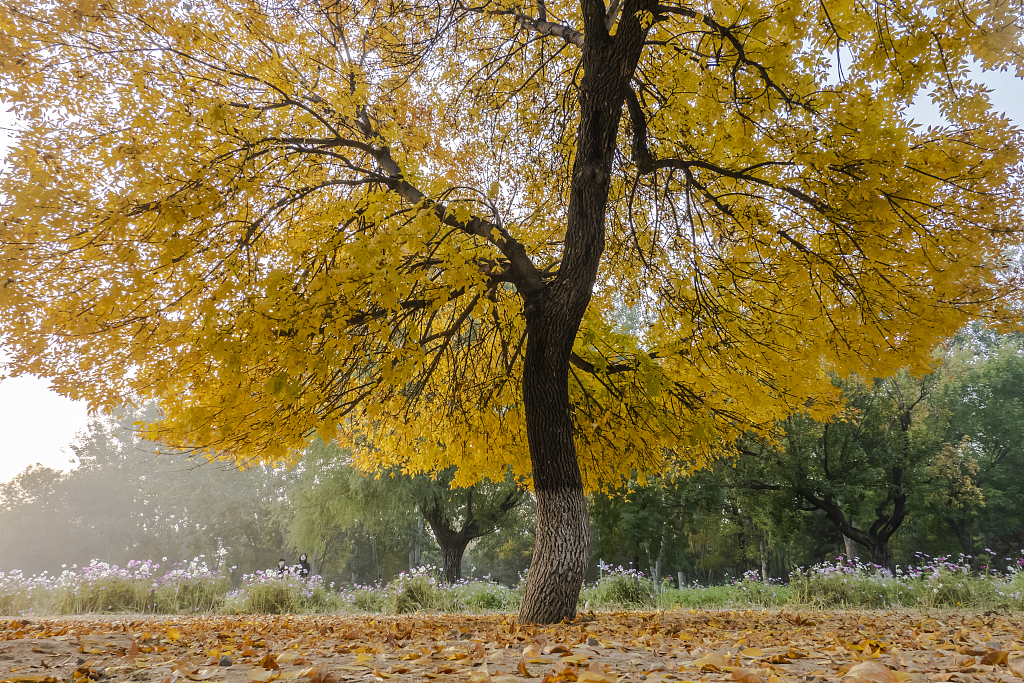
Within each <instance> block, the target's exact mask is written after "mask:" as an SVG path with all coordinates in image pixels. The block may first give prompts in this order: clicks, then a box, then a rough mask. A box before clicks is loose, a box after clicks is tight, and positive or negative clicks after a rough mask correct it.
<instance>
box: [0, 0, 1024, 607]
mask: <svg viewBox="0 0 1024 683" xmlns="http://www.w3.org/2000/svg"><path fill="white" fill-rule="evenodd" d="M2 7H3V10H2V13H0V22H2V28H3V34H2V39H0V61H2V65H3V68H2V69H0V73H2V74H3V75H2V79H3V97H4V99H5V101H7V102H9V103H10V104H11V106H12V108H13V111H14V112H15V114H16V115H17V116H18V117H19V118H20V120H21V121H22V122H23V123H24V125H23V128H22V130H20V131H19V132H18V134H17V139H16V143H15V146H14V148H13V150H12V151H11V153H10V154H9V157H8V163H9V165H10V170H9V171H8V172H6V173H5V175H4V178H3V182H2V184H0V191H2V193H3V196H4V197H5V200H4V208H3V212H2V214H0V226H2V227H0V231H2V232H0V235H2V238H0V239H2V240H3V242H2V244H3V246H2V257H3V261H4V263H5V264H6V267H7V269H6V273H5V279H4V281H3V287H2V290H0V292H2V293H0V330H3V332H2V335H3V336H2V339H0V342H2V343H3V344H4V345H5V347H6V348H8V349H9V350H10V354H11V358H12V361H11V370H12V372H14V373H25V372H31V373H36V374H39V375H43V376H46V377H49V378H51V379H52V381H53V383H54V386H55V387H56V388H57V389H58V390H60V391H62V392H64V393H65V394H67V395H69V396H73V397H76V398H88V399H89V401H90V405H91V406H92V407H93V408H95V409H101V410H111V409H113V407H114V406H116V405H118V404H119V403H121V402H122V401H124V400H125V399H126V397H127V396H130V395H132V393H133V392H134V394H135V395H139V396H142V397H146V398H148V397H159V398H160V401H161V407H162V409H163V411H164V414H163V416H162V418H161V419H160V420H158V421H157V422H156V423H155V424H154V425H153V426H152V428H151V432H150V435H151V436H152V437H153V438H157V437H159V438H161V439H163V440H164V441H166V442H167V443H169V444H171V445H173V446H176V447H181V448H195V449H204V450H206V451H208V452H210V453H213V454H221V455H222V456H223V457H227V458H234V459H235V460H237V461H238V462H241V463H251V462H255V461H260V460H278V459H290V460H294V459H297V458H298V454H299V453H301V451H302V448H303V447H304V446H305V444H306V443H307V442H308V440H309V439H310V438H311V437H312V435H313V434H314V433H319V435H320V436H321V437H322V438H323V439H324V440H325V441H332V440H340V441H343V442H350V441H353V440H354V439H353V434H356V433H358V434H371V435H372V437H371V438H369V439H367V440H366V442H365V449H364V450H363V451H362V453H361V454H359V458H360V461H361V462H362V463H363V465H364V466H366V467H376V466H387V467H401V468H403V469H406V470H408V471H410V472H438V471H442V470H445V469H447V468H448V467H450V466H457V467H458V474H457V475H456V478H455V480H454V481H453V483H454V484H455V485H456V486H469V485H471V484H472V483H474V482H476V481H478V480H480V479H485V478H490V479H500V478H501V477H502V476H504V473H505V471H506V470H507V469H508V468H509V467H511V468H512V469H513V471H514V473H515V475H516V476H518V477H525V476H529V477H530V481H531V483H532V486H533V490H534V492H535V495H536V503H537V545H536V551H535V553H534V555H533V561H532V565H531V570H530V573H529V581H528V585H527V587H526V591H525V594H524V598H523V603H522V610H521V612H520V618H521V619H523V620H525V621H543V622H550V621H558V620H560V619H562V618H565V617H571V616H572V615H573V614H574V613H575V609H576V601H577V596H578V592H579V588H580V585H581V582H582V579H583V575H584V571H585V569H586V561H587V548H588V544H589V527H588V524H587V515H586V510H587V508H586V499H585V496H584V492H585V490H587V488H591V489H596V488H601V487H603V486H615V485H617V484H618V483H619V482H620V481H621V478H622V477H628V476H629V475H630V473H631V472H632V471H634V470H639V471H651V470H658V469H660V468H661V467H662V465H663V460H664V459H665V458H666V454H669V453H686V454H687V456H686V457H689V458H691V459H693V460H694V461H696V462H697V463H706V462H708V461H709V459H710V458H711V457H712V456H714V455H715V454H716V453H717V452H718V451H720V450H728V449H730V448H731V446H729V445H728V444H731V443H733V442H734V441H735V438H736V437H738V436H739V435H740V434H742V433H744V432H746V431H748V430H751V429H753V430H761V431H764V430H767V429H770V428H771V425H773V424H774V423H775V421H776V420H778V419H782V418H784V417H785V416H786V415H787V414H789V413H790V412H791V411H792V410H794V409H796V408H806V409H809V410H811V411H812V413H814V414H815V415H817V416H819V417H823V416H825V415H827V414H829V413H830V412H832V411H833V410H834V409H835V403H836V393H835V391H834V390H833V388H832V386H831V384H830V382H829V381H828V379H827V377H825V375H824V373H823V368H830V369H832V370H834V371H836V372H839V373H846V372H848V371H849V370H851V369H856V370H857V371H859V372H862V373H863V374H865V375H867V376H887V375H889V374H891V373H892V372H894V371H895V370H896V368H898V367H901V366H903V365H905V364H906V363H908V362H910V363H920V362H921V361H923V360H924V359H925V358H926V356H927V354H928V352H929V351H930V348H931V346H932V345H933V344H934V341H935V340H936V339H937V338H940V337H942V336H943V335H948V334H951V333H952V332H953V331H955V330H956V329H958V328H959V327H960V326H962V324H963V323H964V321H965V320H967V319H968V318H969V317H971V316H976V315H987V316H991V317H992V318H995V319H1003V320H1007V321H1018V318H1019V316H1018V314H1017V313H1016V312H1014V311H1013V310H1011V307H1012V306H1013V305H1014V304H1015V301H1016V299H1015V294H1016V292H1017V286H1018V274H1017V273H1014V272H1008V271H1007V266H1006V264H1007V261H1006V260H1005V259H1004V258H1003V257H1002V254H1003V253H1004V252H1005V250H1006V248H1007V246H1008V245H1012V244H1013V243H1015V242H1017V241H1019V237H1018V232H1019V229H1020V225H1021V224H1022V222H1021V220H1020V218H1021V217H1020V201H1019V199H1020V190H1019V188H1020V184H1019V183H1020V176H1019V167H1018V166H1017V165H1018V164H1019V162H1020V155H1021V149H1022V148H1024V145H1022V144H1021V137H1020V133H1019V131H1017V130H1016V129H1014V128H1013V127H1012V126H1011V125H1010V123H1009V122H1008V120H1006V119H1005V118H1002V117H1000V116H999V115H998V113H996V112H993V111H991V110H990V109H989V106H988V101H987V98H986V95H985V92H984V90H983V88H980V87H979V86H977V85H975V84H973V83H972V82H971V81H970V76H969V70H968V67H969V66H970V65H972V64H973V63H974V61H972V60H976V61H977V63H979V64H980V65H981V66H982V67H983V68H1007V67H1013V66H1014V65H1018V66H1019V62H1020V56H1019V53H1018V52H1017V51H1015V50H1016V48H1015V41H1016V40H1017V36H1018V35H1019V22H1020V17H1019V15H1018V13H1017V12H1018V9H1017V7H1016V6H1015V5H1011V4H1007V3H990V2H988V0H967V1H966V2H965V3H957V4H955V5H948V4H943V3H939V2H928V1H927V0H919V2H916V3H914V4H909V5H908V4H906V3H895V2H890V1H888V0H876V1H875V2H871V3H868V4H863V3H860V4H851V3H847V2H843V1H842V0H826V1H825V2H817V1H816V2H810V1H809V0H808V1H806V2H800V1H799V0H786V1H785V2H782V3H769V2H764V3H750V2H747V1H746V0H744V1H743V2H740V1H739V0H724V1H722V2H713V3H712V2H696V3H688V2H682V1H680V0H666V2H664V3H660V2H658V1H657V0H613V1H612V2H611V3H610V5H609V6H605V4H604V3H603V2H601V1H600V0H579V2H578V3H573V2H561V1H559V2H553V1H552V2H537V3H536V4H532V3H523V4H513V3H509V2H505V1H504V0H495V1H493V2H483V3H480V4H473V5H467V4H463V3H461V2H450V3H448V2H441V1H440V0H428V1H427V2H397V3H396V2H392V1H390V0H389V1H388V2H383V1H381V0H369V1H368V2H365V3H348V2H343V1H341V0H292V1H290V2H286V3H277V2H265V1H264V0H245V1H243V0H191V1H190V2H188V3H181V2H179V1H178V0H148V1H140V0H79V2H76V3H50V2H44V1H43V0H38V1H37V2H28V3H26V2H24V0H4V2H3V4H2ZM883 18H884V20H883ZM922 92H927V93H928V94H929V95H930V96H931V97H932V99H933V101H934V102H935V103H936V104H937V106H938V107H939V108H940V109H941V111H942V113H943V115H944V116H945V117H946V119H947V120H948V125H944V126H942V127H939V128H933V129H921V128H918V127H916V126H914V125H913V124H912V122H911V121H910V120H909V118H908V116H907V115H906V108H907V106H908V105H909V103H910V102H911V100H912V99H913V98H914V97H915V96H918V95H919V94H920V93H922ZM622 297H625V303H626V304H627V305H628V306H630V307H631V308H635V309H637V310H639V311H641V312H642V317H643V319H644V320H646V321H647V322H648V327H647V329H646V330H644V332H643V334H642V335H636V334H628V333H626V332H624V331H623V330H622V328H621V327H620V326H618V325H616V324H614V322H613V321H612V313H613V310H614V308H615V306H614V302H615V301H616V299H620V298H622ZM1016 310H1017V311H1019V310H1020V309H1019V308H1017V309H1016ZM577 449H579V451H578V450H577Z"/></svg>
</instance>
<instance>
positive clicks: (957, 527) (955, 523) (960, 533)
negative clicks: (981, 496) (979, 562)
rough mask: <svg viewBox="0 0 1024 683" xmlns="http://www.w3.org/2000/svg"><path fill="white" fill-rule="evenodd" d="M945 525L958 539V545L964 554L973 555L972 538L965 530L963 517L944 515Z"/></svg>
mask: <svg viewBox="0 0 1024 683" xmlns="http://www.w3.org/2000/svg"><path fill="white" fill-rule="evenodd" d="M944 519H945V522H946V525H947V526H948V527H949V529H950V531H952V532H953V534H954V535H955V536H956V538H957V540H958V541H960V547H961V548H962V549H963V552H964V555H970V556H972V557H973V556H974V555H975V554H976V553H975V552H974V550H975V548H974V539H973V538H971V534H970V532H969V531H967V524H966V522H965V520H963V519H956V518H954V517H949V516H946V517H944Z"/></svg>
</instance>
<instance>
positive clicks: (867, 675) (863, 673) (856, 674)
mask: <svg viewBox="0 0 1024 683" xmlns="http://www.w3.org/2000/svg"><path fill="white" fill-rule="evenodd" d="M843 682H844V683H897V680H896V676H895V675H894V674H893V672H892V670H891V669H890V668H889V667H887V666H886V665H884V664H882V663H880V662H860V663H859V664H855V665H854V666H852V667H850V670H849V672H848V673H847V674H846V676H845V677H844V678H843Z"/></svg>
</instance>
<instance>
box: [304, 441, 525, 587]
mask: <svg viewBox="0 0 1024 683" xmlns="http://www.w3.org/2000/svg"><path fill="white" fill-rule="evenodd" d="M452 475H453V473H452V471H451V470H446V471H444V472H440V473H438V474H437V475H436V476H434V477H428V476H424V475H418V476H410V475H407V474H402V473H401V472H396V471H385V472H382V473H380V474H379V476H376V477H372V476H371V477H367V476H366V475H365V473H363V472H360V471H359V470H357V469H356V468H354V467H353V466H352V463H351V454H350V453H346V452H344V451H342V450H341V449H339V448H338V447H337V446H336V445H333V444H325V443H324V442H322V441H319V440H318V441H314V443H313V444H312V445H311V446H310V448H309V449H308V451H307V453H306V457H305V459H304V460H303V464H302V475H301V476H300V479H299V481H297V482H296V486H295V487H293V489H292V491H291V495H292V497H293V499H294V505H295V508H296V515H295V517H294V518H293V520H292V526H291V531H292V536H293V544H296V545H298V544H301V545H302V547H313V546H316V547H318V548H319V549H320V552H322V553H323V554H324V555H326V554H327V552H329V551H332V550H333V551H334V552H337V551H338V550H339V549H338V548H331V545H332V544H336V543H337V541H338V540H341V538H342V537H343V536H344V534H346V533H347V532H350V531H351V530H352V529H354V528H355V527H357V526H359V527H361V528H362V529H363V530H364V531H366V532H368V533H370V534H374V535H377V534H386V535H388V536H395V535H396V533H397V534H402V533H403V531H408V532H409V533H408V537H409V539H410V540H412V541H414V542H415V540H417V539H416V537H417V532H419V533H422V531H421V530H420V529H418V528H417V521H416V517H417V512H418V515H419V517H420V519H419V526H420V527H422V523H423V521H424V520H425V521H426V522H427V524H429V526H430V530H431V532H432V533H433V536H434V540H435V541H436V542H437V544H438V546H439V547H440V549H441V558H442V560H441V561H442V565H443V570H444V578H445V580H446V581H447V582H449V583H454V582H456V581H458V580H459V579H461V578H462V557H463V554H464V553H465V551H466V547H467V546H468V545H469V544H470V542H472V541H474V540H476V539H478V538H482V537H483V536H486V535H488V534H492V533H494V532H495V531H496V530H497V529H498V527H499V526H500V525H501V524H502V523H503V522H504V521H505V519H506V517H507V516H508V515H509V513H511V512H512V511H514V510H515V508H516V507H518V506H519V504H520V503H521V502H522V501H523V498H524V494H525V491H524V490H523V489H522V488H521V487H520V486H519V485H518V484H517V483H516V482H515V481H513V480H511V479H508V480H506V481H504V482H498V483H496V482H480V483H478V484H475V485H473V486H470V487H466V488H460V487H453V486H452V485H451V481H452V478H453V477H452ZM413 552H414V554H415V551H413ZM378 578H379V577H378Z"/></svg>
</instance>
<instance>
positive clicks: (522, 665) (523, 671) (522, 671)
mask: <svg viewBox="0 0 1024 683" xmlns="http://www.w3.org/2000/svg"><path fill="white" fill-rule="evenodd" d="M516 671H518V672H519V675H520V676H522V677H523V678H536V676H534V675H533V674H532V673H530V670H529V669H527V668H526V655H523V656H522V657H520V658H519V665H518V666H517V667H516Z"/></svg>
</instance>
